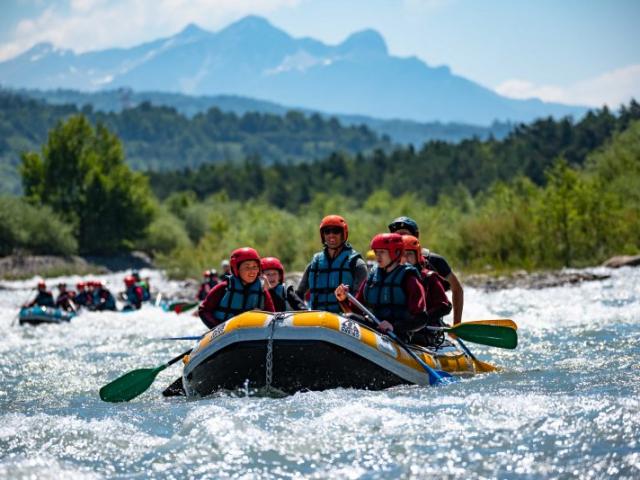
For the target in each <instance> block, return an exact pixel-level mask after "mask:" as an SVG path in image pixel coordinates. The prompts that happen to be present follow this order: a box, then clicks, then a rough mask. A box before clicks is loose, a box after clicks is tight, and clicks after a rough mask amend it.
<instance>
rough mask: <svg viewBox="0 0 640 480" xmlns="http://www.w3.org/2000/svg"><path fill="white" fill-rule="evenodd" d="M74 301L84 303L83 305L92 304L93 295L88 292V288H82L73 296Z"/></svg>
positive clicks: (79, 303)
mask: <svg viewBox="0 0 640 480" xmlns="http://www.w3.org/2000/svg"><path fill="white" fill-rule="evenodd" d="M73 301H74V302H75V303H76V304H77V305H83V306H87V305H91V297H90V296H89V292H87V291H86V290H82V291H81V292H80V293H78V294H77V295H76V296H75V297H73Z"/></svg>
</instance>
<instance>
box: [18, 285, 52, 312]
mask: <svg viewBox="0 0 640 480" xmlns="http://www.w3.org/2000/svg"><path fill="white" fill-rule="evenodd" d="M37 289H38V293H37V295H36V298H34V299H33V301H31V302H28V303H25V304H24V305H23V306H24V307H25V308H29V307H35V306H36V305H39V306H41V307H55V305H56V304H55V302H54V300H53V295H52V294H51V292H50V291H49V290H47V284H46V283H44V282H43V281H42V280H40V281H39V282H38V286H37Z"/></svg>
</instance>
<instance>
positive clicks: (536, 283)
mask: <svg viewBox="0 0 640 480" xmlns="http://www.w3.org/2000/svg"><path fill="white" fill-rule="evenodd" d="M609 277H610V275H603V274H596V273H591V272H584V271H581V272H576V271H565V270H560V271H552V272H535V273H527V272H525V271H523V270H519V271H516V272H513V273H511V274H509V275H501V276H497V277H496V276H491V275H487V274H477V275H469V276H466V277H464V280H463V284H464V285H465V286H466V285H468V286H471V287H475V288H482V289H483V290H487V291H495V290H503V289H506V288H527V289H541V288H549V287H558V286H561V285H567V284H577V283H582V282H591V281H597V280H606V279H607V278H609Z"/></svg>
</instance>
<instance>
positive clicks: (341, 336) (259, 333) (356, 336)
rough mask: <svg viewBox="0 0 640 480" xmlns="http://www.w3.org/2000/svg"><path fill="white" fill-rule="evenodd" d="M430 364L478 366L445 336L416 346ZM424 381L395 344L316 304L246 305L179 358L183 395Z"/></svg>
mask: <svg viewBox="0 0 640 480" xmlns="http://www.w3.org/2000/svg"><path fill="white" fill-rule="evenodd" d="M414 352H415V353H416V354H417V355H418V356H419V357H421V358H422V360H424V361H425V362H426V363H427V364H428V365H430V366H431V367H433V368H434V369H437V370H444V371H446V372H449V373H451V374H455V375H461V376H468V375H473V374H475V373H476V370H475V367H474V362H473V360H472V359H471V358H470V357H468V356H467V355H466V354H465V353H464V352H463V351H462V350H460V349H459V348H457V347H456V346H454V345H453V344H452V343H450V342H445V344H444V345H443V346H441V347H440V348H438V349H435V350H434V349H425V348H420V347H415V348H414ZM401 384H418V385H429V377H428V375H427V374H426V372H425V371H424V369H423V367H422V366H420V365H419V364H418V362H416V361H415V360H414V359H413V358H412V357H411V356H410V355H409V354H408V353H407V352H406V351H405V350H404V349H403V348H402V347H401V346H400V345H398V344H397V343H395V342H394V341H393V340H391V339H390V338H389V337H387V336H386V335H383V334H381V333H379V332H377V331H375V330H373V329H371V328H369V327H367V326H364V325H362V324H359V323H357V322H355V321H353V320H351V319H349V318H346V317H343V316H341V315H336V314H333V313H329V312H322V311H305V312H281V313H268V312H261V311H250V312H245V313H243V314H241V315H238V316H237V317H234V318H231V319H229V320H228V321H226V322H225V323H223V324H221V325H219V326H217V327H216V328H214V329H213V330H211V331H209V332H208V333H207V334H205V335H204V337H203V338H202V339H201V340H200V341H199V343H198V345H197V346H196V347H195V348H194V349H193V351H192V352H191V354H190V355H187V356H186V357H185V358H184V370H183V376H182V385H183V387H184V391H185V393H186V394H187V396H205V395H209V394H211V393H213V392H215V391H217V390H221V389H227V390H236V389H243V388H244V389H248V388H250V389H260V388H264V387H270V388H275V389H278V390H280V391H282V392H286V393H294V392H297V391H301V390H325V389H330V388H338V387H344V388H362V389H369V390H380V389H383V388H388V387H392V386H395V385H401Z"/></svg>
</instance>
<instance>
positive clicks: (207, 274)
mask: <svg viewBox="0 0 640 480" xmlns="http://www.w3.org/2000/svg"><path fill="white" fill-rule="evenodd" d="M219 281H220V280H219V279H218V272H217V271H216V269H215V268H214V269H211V270H205V271H204V272H202V283H201V284H200V288H199V289H198V293H197V294H196V299H197V300H199V301H202V300H204V299H205V298H206V297H207V294H208V293H209V292H210V291H211V289H212V288H213V287H215V286H216V285H217V284H218V283H219Z"/></svg>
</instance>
